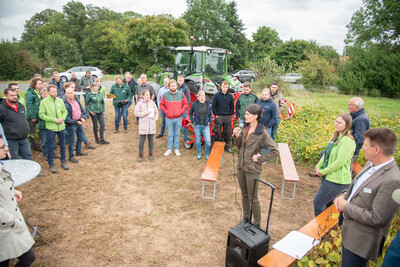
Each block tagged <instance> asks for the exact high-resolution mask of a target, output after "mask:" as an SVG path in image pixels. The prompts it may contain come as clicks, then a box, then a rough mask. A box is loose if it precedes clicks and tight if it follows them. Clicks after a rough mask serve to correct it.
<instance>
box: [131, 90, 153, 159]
mask: <svg viewBox="0 0 400 267" xmlns="http://www.w3.org/2000/svg"><path fill="white" fill-rule="evenodd" d="M135 116H136V117H138V118H139V135H140V139H139V159H138V162H139V163H140V162H142V161H143V147H144V142H145V141H146V136H147V138H148V140H149V160H153V159H154V157H153V140H154V134H155V133H156V122H157V119H158V108H157V105H156V104H155V103H154V102H153V101H152V100H150V92H149V91H148V90H143V91H142V94H141V98H140V100H139V102H138V103H137V104H136V107H135Z"/></svg>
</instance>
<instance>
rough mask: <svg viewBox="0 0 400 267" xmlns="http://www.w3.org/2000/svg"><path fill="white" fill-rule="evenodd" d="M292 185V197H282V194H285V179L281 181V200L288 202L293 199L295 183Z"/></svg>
mask: <svg viewBox="0 0 400 267" xmlns="http://www.w3.org/2000/svg"><path fill="white" fill-rule="evenodd" d="M292 183H293V195H292V197H291V198H288V197H284V193H285V179H283V180H282V193H281V198H282V199H289V200H293V199H294V198H295V195H296V182H292Z"/></svg>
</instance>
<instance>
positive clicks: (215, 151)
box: [201, 142, 225, 199]
mask: <svg viewBox="0 0 400 267" xmlns="http://www.w3.org/2000/svg"><path fill="white" fill-rule="evenodd" d="M224 148H225V142H214V145H213V148H212V150H211V153H210V157H209V158H208V161H207V163H206V166H205V167H204V171H203V174H202V175H201V180H202V181H203V185H202V187H201V197H202V198H207V199H215V188H216V186H217V177H218V171H219V167H220V166H221V162H222V155H223V154H224ZM206 182H211V183H212V184H213V186H214V190H213V196H212V197H205V196H204V187H205V183H206Z"/></svg>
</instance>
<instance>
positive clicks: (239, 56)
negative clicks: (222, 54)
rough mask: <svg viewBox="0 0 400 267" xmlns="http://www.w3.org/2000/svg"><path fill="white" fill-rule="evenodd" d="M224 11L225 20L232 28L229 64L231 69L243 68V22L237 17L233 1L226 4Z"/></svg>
mask: <svg viewBox="0 0 400 267" xmlns="http://www.w3.org/2000/svg"><path fill="white" fill-rule="evenodd" d="M226 11H227V15H226V20H227V21H228V22H229V26H230V27H231V28H232V29H233V39H232V44H233V47H231V48H232V53H233V55H232V58H231V60H230V64H231V65H232V67H233V69H243V68H245V66H246V65H247V47H246V46H247V38H246V35H245V34H244V30H245V28H244V24H243V22H242V20H241V19H240V18H239V15H238V12H237V3H236V2H235V1H231V2H229V3H228V4H227V8H226Z"/></svg>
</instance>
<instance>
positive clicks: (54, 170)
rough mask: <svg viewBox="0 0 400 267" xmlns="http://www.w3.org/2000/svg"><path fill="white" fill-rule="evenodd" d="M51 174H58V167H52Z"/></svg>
mask: <svg viewBox="0 0 400 267" xmlns="http://www.w3.org/2000/svg"><path fill="white" fill-rule="evenodd" d="M50 172H51V173H57V169H56V167H54V165H53V166H50Z"/></svg>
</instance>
